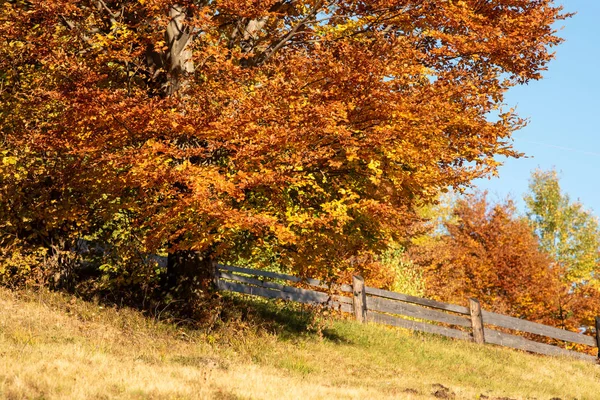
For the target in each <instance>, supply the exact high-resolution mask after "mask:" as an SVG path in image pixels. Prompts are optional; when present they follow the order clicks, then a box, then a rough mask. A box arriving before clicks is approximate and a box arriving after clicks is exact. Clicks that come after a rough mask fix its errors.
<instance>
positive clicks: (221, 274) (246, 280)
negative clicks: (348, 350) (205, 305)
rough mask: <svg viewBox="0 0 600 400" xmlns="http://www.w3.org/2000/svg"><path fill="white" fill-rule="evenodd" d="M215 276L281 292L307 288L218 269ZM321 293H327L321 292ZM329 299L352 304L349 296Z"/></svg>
mask: <svg viewBox="0 0 600 400" xmlns="http://www.w3.org/2000/svg"><path fill="white" fill-rule="evenodd" d="M217 276H218V277H219V279H228V280H232V281H236V282H242V283H246V284H250V285H255V286H261V287H265V288H268V289H275V290H281V291H283V292H290V293H304V292H305V291H306V290H307V289H301V288H295V287H291V286H285V285H280V284H279V283H274V282H269V281H265V280H262V279H254V278H249V277H247V276H241V275H236V274H229V273H227V272H222V271H219V272H218V273H217ZM309 291H310V290H309ZM315 292H316V291H315ZM323 294H324V295H327V293H323ZM331 299H332V300H333V301H337V302H339V303H342V304H348V305H350V306H352V298H351V297H347V296H339V295H333V296H331Z"/></svg>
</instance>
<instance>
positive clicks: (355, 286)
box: [352, 275, 367, 323]
mask: <svg viewBox="0 0 600 400" xmlns="http://www.w3.org/2000/svg"><path fill="white" fill-rule="evenodd" d="M352 293H353V295H354V296H353V298H352V303H353V305H354V316H355V317H356V320H357V321H359V322H361V323H364V322H366V321H367V293H366V292H365V280H364V279H363V278H362V276H358V275H354V276H352Z"/></svg>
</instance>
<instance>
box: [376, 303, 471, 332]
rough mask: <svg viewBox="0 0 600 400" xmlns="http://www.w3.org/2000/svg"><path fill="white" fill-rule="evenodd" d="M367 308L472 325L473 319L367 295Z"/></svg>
mask: <svg viewBox="0 0 600 400" xmlns="http://www.w3.org/2000/svg"><path fill="white" fill-rule="evenodd" d="M367 309H368V310H369V311H371V310H373V311H380V312H386V313H390V314H401V315H405V316H407V317H414V318H420V319H427V320H430V321H437V322H444V323H447V324H452V325H459V326H465V327H471V321H469V319H467V318H464V317H461V316H459V315H453V314H447V313H445V312H443V311H437V310H432V309H429V308H424V307H421V306H419V305H416V304H409V303H401V302H399V301H393V300H389V299H384V298H381V297H371V296H369V297H367Z"/></svg>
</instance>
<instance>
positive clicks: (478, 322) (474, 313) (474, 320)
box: [469, 299, 485, 344]
mask: <svg viewBox="0 0 600 400" xmlns="http://www.w3.org/2000/svg"><path fill="white" fill-rule="evenodd" d="M469 311H470V312H471V326H472V327H473V340H474V341H475V343H477V344H484V343H485V334H484V332H483V317H482V314H481V304H479V301H478V300H476V299H469Z"/></svg>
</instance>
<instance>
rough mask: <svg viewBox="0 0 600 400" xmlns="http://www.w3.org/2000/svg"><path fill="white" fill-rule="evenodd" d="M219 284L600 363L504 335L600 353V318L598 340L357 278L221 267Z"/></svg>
mask: <svg viewBox="0 0 600 400" xmlns="http://www.w3.org/2000/svg"><path fill="white" fill-rule="evenodd" d="M215 284H216V286H217V287H218V289H219V290H227V291H232V292H238V293H245V294H251V295H256V296H261V297H266V298H271V299H283V300H289V301H295V302H300V303H306V304H322V305H325V306H327V307H331V308H334V309H337V310H340V311H342V312H346V313H351V314H354V316H355V318H356V319H357V320H358V321H360V322H367V321H369V322H375V323H380V324H385V325H392V326H397V327H400V328H406V329H411V330H416V331H421V332H429V333H434V334H439V335H443V336H448V337H451V338H455V339H462V340H468V341H474V342H475V343H479V344H484V343H492V344H496V345H500V346H505V347H512V348H514V349H519V350H525V351H529V352H533V353H539V354H546V355H553V356H570V357H576V358H579V359H583V360H587V361H592V362H598V361H599V358H598V357H600V354H599V355H598V357H594V356H591V355H589V354H585V353H580V352H577V351H573V350H567V349H564V348H562V347H558V346H554V345H550V344H546V343H541V342H538V341H535V340H532V339H528V338H525V337H523V336H517V335H513V334H510V333H506V332H503V331H500V330H498V328H502V329H503V330H507V329H509V330H512V331H518V332H524V333H528V334H534V335H538V336H543V337H547V338H552V339H557V340H560V341H563V342H568V343H575V344H580V345H586V346H590V347H593V348H595V349H596V350H595V351H597V350H598V348H600V318H596V336H595V337H592V336H588V335H584V334H581V333H576V332H571V331H566V330H564V329H559V328H555V327H551V326H547V325H542V324H538V323H535V322H530V321H526V320H523V319H520V318H515V317H510V316H507V315H502V314H496V313H493V312H489V311H485V310H482V309H481V306H480V304H479V302H478V301H477V300H475V299H470V300H469V307H463V306H459V305H454V304H447V303H442V302H439V301H435V300H430V299H424V298H421V297H415V296H409V295H405V294H401V293H396V292H390V291H387V290H382V289H376V288H372V287H368V286H366V285H365V284H364V281H363V279H362V278H361V277H359V276H355V277H354V278H353V282H352V285H340V286H337V287H329V286H328V285H326V284H324V283H323V282H321V281H319V280H316V279H300V278H298V277H295V276H292V275H286V274H280V273H275V272H269V271H262V270H255V269H248V268H240V267H232V266H227V265H221V264H217V265H216V268H215ZM299 286H302V287H299ZM403 317H409V318H411V319H406V318H403ZM425 321H427V322H425ZM494 328H496V329H494Z"/></svg>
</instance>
